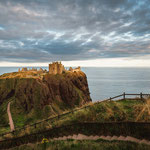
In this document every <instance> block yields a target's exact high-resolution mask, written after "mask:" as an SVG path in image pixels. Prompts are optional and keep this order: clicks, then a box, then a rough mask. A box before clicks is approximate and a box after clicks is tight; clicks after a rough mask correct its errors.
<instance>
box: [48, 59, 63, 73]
mask: <svg viewBox="0 0 150 150" xmlns="http://www.w3.org/2000/svg"><path fill="white" fill-rule="evenodd" d="M63 71H65V68H64V66H63V65H62V64H61V62H53V63H52V64H49V74H62V73H63Z"/></svg>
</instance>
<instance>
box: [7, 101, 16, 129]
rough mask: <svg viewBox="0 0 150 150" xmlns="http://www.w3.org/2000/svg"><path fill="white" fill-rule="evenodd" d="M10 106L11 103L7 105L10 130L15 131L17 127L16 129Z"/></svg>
mask: <svg viewBox="0 0 150 150" xmlns="http://www.w3.org/2000/svg"><path fill="white" fill-rule="evenodd" d="M10 104H11V102H9V103H8V105H7V114H8V118H9V125H10V130H11V131H14V130H15V127H14V122H13V120H12V116H11V112H10Z"/></svg>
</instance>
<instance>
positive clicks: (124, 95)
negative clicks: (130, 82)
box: [123, 92, 126, 100]
mask: <svg viewBox="0 0 150 150" xmlns="http://www.w3.org/2000/svg"><path fill="white" fill-rule="evenodd" d="M123 99H124V100H125V99H126V94H125V92H124V93H123Z"/></svg>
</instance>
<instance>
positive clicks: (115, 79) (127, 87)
mask: <svg viewBox="0 0 150 150" xmlns="http://www.w3.org/2000/svg"><path fill="white" fill-rule="evenodd" d="M36 68H39V67H36ZM42 68H43V69H47V70H48V67H42ZM81 69H82V71H83V72H85V73H86V75H87V80H88V85H89V90H90V94H91V98H92V101H101V100H105V99H108V98H109V97H113V96H116V95H120V94H122V93H123V92H125V93H129V94H130V93H135V94H138V93H141V92H142V93H145V94H149V93H150V68H108V67H107V68H104V67H100V68H99V67H83V68H81ZM16 71H18V67H0V75H2V74H3V73H8V72H16Z"/></svg>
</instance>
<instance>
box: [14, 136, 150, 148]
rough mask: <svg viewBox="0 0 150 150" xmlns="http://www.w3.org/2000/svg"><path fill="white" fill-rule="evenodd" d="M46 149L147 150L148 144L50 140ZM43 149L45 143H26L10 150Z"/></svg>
mask: <svg viewBox="0 0 150 150" xmlns="http://www.w3.org/2000/svg"><path fill="white" fill-rule="evenodd" d="M46 148H47V150H135V149H136V150H149V149H150V146H148V145H144V144H137V143H133V142H123V141H111V142H109V141H105V140H101V139H99V140H97V141H90V140H88V141H76V140H67V141H51V142H48V143H47V144H46ZM33 149H34V150H44V149H45V145H44V144H42V143H39V144H27V145H23V146H20V147H16V148H12V149H11V150H33Z"/></svg>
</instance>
